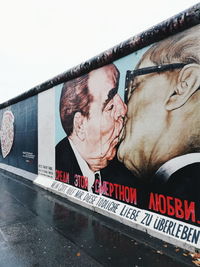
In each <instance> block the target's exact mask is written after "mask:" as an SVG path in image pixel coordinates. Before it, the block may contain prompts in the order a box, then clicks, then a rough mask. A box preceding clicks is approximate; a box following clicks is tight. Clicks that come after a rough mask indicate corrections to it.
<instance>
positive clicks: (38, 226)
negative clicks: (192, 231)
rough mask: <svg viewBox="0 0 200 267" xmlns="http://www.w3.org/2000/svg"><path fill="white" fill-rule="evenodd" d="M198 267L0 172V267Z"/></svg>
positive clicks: (164, 246) (171, 249)
mask: <svg viewBox="0 0 200 267" xmlns="http://www.w3.org/2000/svg"><path fill="white" fill-rule="evenodd" d="M4 266H6V267H7V266H8V267H11V266H17V267H26V266H42V267H44V266H48V267H50V266H71V267H73V266H81V267H84V266H97V267H98V266H114V267H117V266H123V267H124V266H126V267H128V266H135V267H136V266H138V267H143V266H144V267H146V266H147V267H149V266H152V267H158V266H162V267H167V266H170V267H178V266H180V267H184V266H195V265H194V264H193V262H192V257H191V256H190V255H189V253H188V252H187V251H184V250H182V249H179V248H176V247H174V246H172V245H169V244H167V243H164V242H162V241H160V240H159V239H156V238H153V237H150V236H149V235H147V234H145V233H142V232H139V231H136V230H134V229H131V228H130V227H127V226H124V225H122V224H120V223H118V222H115V221H113V220H111V219H109V218H106V217H104V216H101V215H99V214H96V213H94V212H92V211H89V210H87V209H85V208H83V207H79V206H78V205H76V204H73V203H71V202H69V201H67V200H66V199H63V198H60V197H58V196H56V195H54V194H52V193H49V192H47V191H45V190H43V189H41V188H39V187H37V186H35V185H33V184H32V183H31V182H30V181H27V180H24V179H23V178H21V177H19V176H16V175H14V174H11V173H8V172H5V171H3V170H0V267H4Z"/></svg>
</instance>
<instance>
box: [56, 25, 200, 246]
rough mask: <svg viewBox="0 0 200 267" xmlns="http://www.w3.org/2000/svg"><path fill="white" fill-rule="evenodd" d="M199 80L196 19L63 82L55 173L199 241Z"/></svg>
mask: <svg viewBox="0 0 200 267" xmlns="http://www.w3.org/2000/svg"><path fill="white" fill-rule="evenodd" d="M199 88H200V26H195V27H193V28H191V29H189V30H185V31H184V32H181V33H179V34H177V35H174V36H172V37H170V38H168V39H165V40H163V41H161V42H158V43H155V44H153V45H152V46H150V47H147V48H145V49H142V50H140V51H137V52H135V53H133V54H131V55H128V56H126V57H124V58H122V59H119V60H117V61H115V62H113V64H109V65H106V66H104V67H101V68H98V69H96V70H93V71H91V72H90V73H88V74H85V75H83V76H81V77H78V78H76V79H73V80H70V81H68V82H66V83H64V84H63V85H62V86H60V87H59V88H57V90H56V112H57V113H56V118H55V119H56V146H55V153H56V163H55V165H56V177H55V179H56V180H57V181H60V182H63V183H65V184H70V185H72V186H74V187H75V188H79V189H82V190H85V191H87V192H89V193H92V195H93V196H95V195H100V196H105V197H107V198H110V199H112V200H117V201H119V202H120V203H124V204H127V206H126V205H125V206H123V209H121V210H120V211H119V214H120V216H122V217H127V218H129V219H130V217H132V218H133V219H134V220H136V218H137V216H138V214H139V212H141V211H143V217H141V218H140V224H144V225H146V226H149V227H151V228H152V229H155V230H158V231H161V232H163V233H164V234H165V233H166V235H171V236H175V237H176V238H179V239H181V240H183V241H186V242H190V243H194V244H198V246H199V240H200V231H199V230H198V229H199V228H198V227H199V224H200V205H199V203H200V194H199V188H200V179H199V177H200V117H199V114H200V108H199V102H200V91H199ZM91 201H92V200H91ZM95 201H96V199H95V198H93V202H95ZM98 201H100V200H99V199H98ZM102 201H103V200H102ZM98 203H99V202H98ZM98 203H96V204H98ZM110 203H111V202H110ZM112 203H115V202H112ZM99 205H100V204H99ZM104 205H105V206H106V205H108V202H107V204H104ZM110 205H111V206H112V205H113V204H110ZM112 207H113V206H112ZM134 207H135V208H134ZM115 208H116V210H115V212H116V213H117V208H118V206H115ZM144 211H146V212H145V213H144ZM137 212H138V213H137ZM162 215H164V218H163V217H162ZM159 216H160V217H159ZM138 218H139V217H138ZM180 222H181V223H180ZM191 225H193V226H192V227H191ZM195 227H196V228H195Z"/></svg>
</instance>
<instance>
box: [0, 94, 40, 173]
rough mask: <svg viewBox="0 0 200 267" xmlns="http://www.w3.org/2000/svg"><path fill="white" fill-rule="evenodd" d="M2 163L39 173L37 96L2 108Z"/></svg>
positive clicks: (0, 115)
mask: <svg viewBox="0 0 200 267" xmlns="http://www.w3.org/2000/svg"><path fill="white" fill-rule="evenodd" d="M0 129H1V131H0V140H1V153H0V163H3V164H7V165H10V166H13V167H16V168H19V169H23V170H26V171H29V172H31V173H37V168H38V166H37V154H38V153H37V146H38V145H37V96H34V97H31V98H28V99H26V100H24V101H21V102H18V103H17V104H14V105H12V106H9V107H8V108H6V109H3V110H0Z"/></svg>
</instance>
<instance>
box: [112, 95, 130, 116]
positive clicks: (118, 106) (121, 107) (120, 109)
mask: <svg viewBox="0 0 200 267" xmlns="http://www.w3.org/2000/svg"><path fill="white" fill-rule="evenodd" d="M114 100H115V114H114V117H115V120H118V119H119V118H120V117H124V116H125V115H126V112H127V106H126V104H125V103H124V102H123V101H122V99H121V97H120V96H119V95H118V94H116V95H115V99H114Z"/></svg>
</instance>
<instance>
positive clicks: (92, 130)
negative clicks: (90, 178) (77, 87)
mask: <svg viewBox="0 0 200 267" xmlns="http://www.w3.org/2000/svg"><path fill="white" fill-rule="evenodd" d="M118 78H119V77H118V72H117V70H116V69H115V68H114V67H112V68H110V67H109V66H108V67H103V68H100V69H97V70H95V71H92V72H91V73H90V76H89V81H88V88H89V91H90V93H91V95H92V96H93V102H92V103H91V106H90V115H89V118H88V119H87V121H86V127H85V129H86V133H85V134H86V138H85V142H86V144H87V145H86V147H87V150H88V152H87V154H88V155H89V157H90V163H91V162H92V163H94V164H90V165H93V166H92V169H93V170H99V169H101V168H103V167H105V166H107V164H108V161H110V160H112V159H113V157H114V156H115V154H116V145H117V144H118V141H119V135H120V132H121V130H122V126H123V117H124V116H125V114H126V111H127V109H126V105H125V104H124V102H123V101H122V99H121V98H120V96H119V94H118V93H117V90H118V88H117V87H118Z"/></svg>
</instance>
